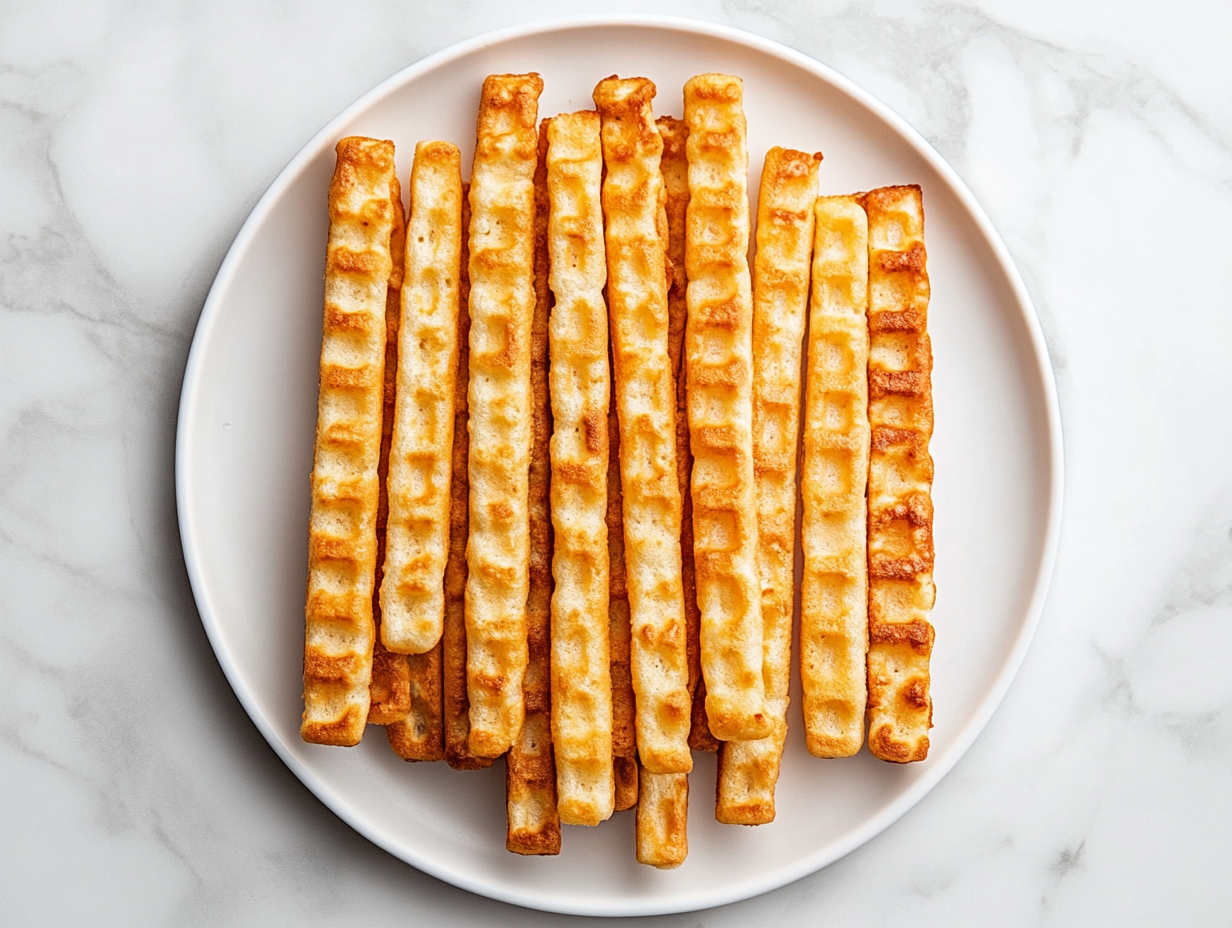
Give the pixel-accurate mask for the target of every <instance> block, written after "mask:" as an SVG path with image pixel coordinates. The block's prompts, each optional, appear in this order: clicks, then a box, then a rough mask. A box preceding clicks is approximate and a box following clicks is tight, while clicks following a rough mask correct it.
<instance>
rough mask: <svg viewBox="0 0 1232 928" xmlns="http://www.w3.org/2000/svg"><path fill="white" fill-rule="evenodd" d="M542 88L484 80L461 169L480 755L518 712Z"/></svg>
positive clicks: (474, 692) (470, 654) (471, 622)
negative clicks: (467, 185) (467, 218)
mask: <svg viewBox="0 0 1232 928" xmlns="http://www.w3.org/2000/svg"><path fill="white" fill-rule="evenodd" d="M542 90H543V80H542V79H541V78H540V77H539V75H538V74H517V75H511V74H500V75H491V76H489V77H488V78H487V79H486V80H485V81H484V83H483V92H482V95H481V99H480V104H479V117H478V121H477V138H476V143H475V160H474V165H473V167H472V169H471V189H470V201H471V210H472V212H471V223H470V249H471V250H470V273H471V294H470V314H471V331H470V340H471V346H470V347H471V354H470V394H469V403H470V406H469V408H470V416H471V421H470V458H469V465H470V537H469V539H468V541H467V546H466V560H467V567H468V572H467V578H466V634H467V654H466V685H467V694H468V697H469V699H470V716H471V730H470V749H471V752H472V753H474V754H476V755H479V756H481V757H496V756H498V755H500V754H503V753H504V752H505V751H506V750H508V748H509V746H510V745H511V744H513V742H514V741H515V739H516V738H517V736H518V733H519V732H520V731H521V730H522V722H523V720H524V718H525V708H526V707H525V703H524V701H523V694H522V678H523V676H524V675H525V673H526V663H527V660H528V651H527V637H526V602H527V595H528V593H529V581H530V567H529V563H530V528H529V524H530V522H529V515H528V512H527V494H528V481H529V474H530V452H531V431H532V415H531V389H530V341H531V325H532V322H533V319H534V311H535V287H534V215H535V199H534V192H535V191H534V174H535V163H536V160H537V131H536V122H537V115H538V99H539V94H540V93H541V92H542Z"/></svg>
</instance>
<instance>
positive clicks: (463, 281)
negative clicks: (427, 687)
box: [411, 184, 492, 770]
mask: <svg viewBox="0 0 1232 928" xmlns="http://www.w3.org/2000/svg"><path fill="white" fill-rule="evenodd" d="M469 192H470V185H469V184H463V185H462V228H464V229H469V228H470V219H471V207H470V200H469V198H468V196H467V194H468V193H469ZM469 252H470V245H469V243H468V241H467V237H466V236H463V237H462V259H461V261H459V262H458V264H459V274H458V278H459V280H458V337H457V343H458V376H457V378H456V383H455V384H454V396H453V409H454V413H453V480H452V482H451V487H450V503H449V560H448V561H447V562H446V564H445V628H444V631H443V633H442V634H441V643H440V651H441V703H442V709H441V711H442V714H443V726H444V729H445V762H446V763H447V764H449V766H450V767H453V768H454V769H455V770H479V769H482V768H484V767H490V766H491V765H492V758H490V757H476V756H475V755H474V754H472V753H471V750H470V744H469V740H470V738H469V736H470V731H471V722H470V700H469V699H467V696H466V620H465V598H466V539H467V529H468V526H469V521H470V520H469V518H468V517H469V513H470V507H469V496H470V476H469V474H470V471H469V469H468V468H467V466H466V465H467V456H468V449H469V445H470V438H469V436H468V434H467V431H468V430H467V421H468V419H469V414H468V406H467V399H466V398H467V392H468V386H469V371H470V328H471V316H470V311H469V309H468V307H469V305H470V292H471V278H470V265H469V261H468V257H469ZM429 653H431V652H429ZM411 663H412V665H414V664H416V663H417V658H412V659H411Z"/></svg>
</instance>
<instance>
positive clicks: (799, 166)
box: [715, 148, 821, 825]
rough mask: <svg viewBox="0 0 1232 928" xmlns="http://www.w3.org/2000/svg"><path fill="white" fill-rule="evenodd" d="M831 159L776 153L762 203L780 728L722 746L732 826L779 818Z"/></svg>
mask: <svg viewBox="0 0 1232 928" xmlns="http://www.w3.org/2000/svg"><path fill="white" fill-rule="evenodd" d="M820 162H821V155H820V154H817V155H809V154H805V153H804V152H802V151H792V150H790V149H783V148H772V149H770V151H768V152H767V153H766V162H765V166H764V168H763V169H762V173H761V192H760V194H759V196H758V199H757V257H756V259H755V261H754V264H753V460H754V464H755V467H756V471H757V561H758V565H759V571H760V575H761V590H762V593H761V613H762V620H763V622H764V623H765V636H764V640H763V645H762V653H763V658H762V660H763V663H762V676H763V677H764V679H765V684H766V708H767V711H768V712H769V715H770V720H771V722H772V723H773V725H774V730H773V732H771V734H770V737H768V738H762V739H761V740H759V741H725V742H724V743H723V747H722V748H720V750H719V777H718V792H717V802H716V804H715V818H716V819H718V820H719V821H720V822H724V823H726V824H729V825H762V824H765V823H766V822H772V821H774V787H775V784H777V783H778V779H779V763H780V761H781V759H782V757H783V744H784V742H785V741H786V739H787V703H788V693H787V688H788V684H789V683H790V681H791V619H792V611H793V606H794V600H795V582H794V581H795V542H796V452H797V449H798V448H799V437H800V360H801V358H800V355H801V348H802V342H803V339H804V323H805V320H806V318H807V313H806V310H807V307H808V297H809V256H810V255H811V254H812V251H813V202H814V201H815V200H816V199H817V167H818V165H819V163H820Z"/></svg>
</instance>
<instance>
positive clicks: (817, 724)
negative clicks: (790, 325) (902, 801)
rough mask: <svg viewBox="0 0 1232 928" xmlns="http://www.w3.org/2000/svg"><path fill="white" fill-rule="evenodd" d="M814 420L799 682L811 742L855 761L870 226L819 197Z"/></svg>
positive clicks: (862, 614)
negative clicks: (853, 757) (851, 757)
mask: <svg viewBox="0 0 1232 928" xmlns="http://www.w3.org/2000/svg"><path fill="white" fill-rule="evenodd" d="M815 214H816V220H817V222H816V233H815V236H814V253H813V279H812V293H811V297H810V305H809V335H808V338H809V348H808V383H807V387H806V391H805V411H804V463H803V470H802V476H801V498H802V500H803V507H804V518H803V524H802V526H801V532H800V534H801V538H802V540H803V548H804V573H803V581H802V584H801V592H800V658H799V661H800V682H801V690H802V696H803V700H802V703H803V707H802V708H803V718H804V734H805V743H806V745H807V747H808V750H809V753H810V754H813V755H814V756H816V757H849V756H851V755H852V754H855V753H856V752H857V751H859V750H860V745H861V744H862V742H863V738H864V704H865V695H866V684H865V653H866V651H867V647H868V561H867V554H866V552H867V533H866V530H865V506H866V502H865V486H866V484H867V477H868V443H869V439H868V415H867V408H868V321H867V307H868V222H867V219H866V217H865V214H864V209H863V207H862V206H861V205H860V202H859V198H858V197H852V196H831V197H818V199H817V203H816V207H815Z"/></svg>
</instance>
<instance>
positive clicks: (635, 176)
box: [594, 77, 693, 773]
mask: <svg viewBox="0 0 1232 928" xmlns="http://www.w3.org/2000/svg"><path fill="white" fill-rule="evenodd" d="M654 93H655V87H654V84H653V83H652V82H651V81H649V80H646V79H645V78H632V79H628V80H621V79H619V78H617V77H611V78H607V79H605V80H602V81H600V82H599V84H598V85H597V86H596V87H595V91H594V100H595V105H596V107H597V108H598V110H599V114H600V116H601V117H602V131H601V137H602V142H603V156H604V164H605V166H606V168H607V176H606V178H605V180H604V182H603V211H604V218H605V241H606V246H607V264H608V305H609V314H610V319H611V333H612V357H613V369H614V370H613V373H614V378H613V380H614V384H615V388H614V392H615V395H616V408H617V414H618V419H619V424H620V470H621V489H622V492H623V496H624V526H625V532H624V534H625V574H626V584H627V588H628V594H629V608H630V621H631V627H632V646H631V665H632V677H633V690H634V694H635V702H636V718H635V725H636V728H637V748H638V756H639V759H640V761H641V763H642V765H643V766H644V767H645V769H647V770H649V771H652V772H655V773H687V772H688V771H689V770H690V769H692V766H693V758H692V755H691V754H690V753H689V747H688V730H689V721H690V719H689V710H690V704H689V693H688V659H687V653H686V647H685V623H684V602H683V593H682V590H681V581H680V492H679V488H678V487H677V484H676V476H677V475H676V462H675V428H674V418H675V392H676V391H675V383H674V382H673V380H672V378H671V362H670V358H669V357H668V352H667V326H668V307H667V276H666V266H667V265H666V252H665V248H666V238H667V228H666V227H667V217H666V213H665V211H664V198H665V192H664V189H663V178H662V176H661V174H660V172H659V159H660V156H661V154H662V150H663V141H662V139H661V138H660V137H659V133H658V131H657V130H656V129H655V125H654V119H653V114H652V111H651V100H652V99H653V98H654Z"/></svg>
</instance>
